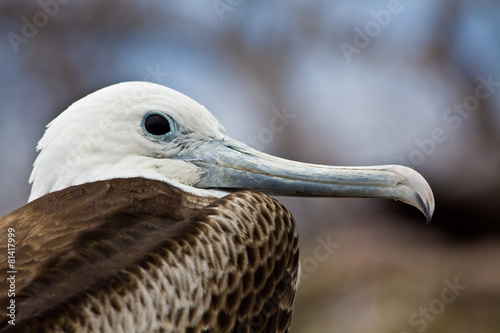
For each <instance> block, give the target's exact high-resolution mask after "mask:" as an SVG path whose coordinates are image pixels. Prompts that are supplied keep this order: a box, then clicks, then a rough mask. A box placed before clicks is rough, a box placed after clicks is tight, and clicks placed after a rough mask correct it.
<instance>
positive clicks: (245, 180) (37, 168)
mask: <svg viewBox="0 0 500 333" xmlns="http://www.w3.org/2000/svg"><path fill="white" fill-rule="evenodd" d="M37 150H39V151H40V153H39V155H38V157H37V159H36V161H35V164H34V167H33V172H32V174H31V177H30V182H31V183H32V191H31V196H30V201H31V200H34V199H36V198H39V197H40V196H42V195H45V194H47V193H50V192H54V191H57V190H61V189H64V188H67V187H69V186H73V185H79V184H84V183H88V182H94V181H98V180H106V179H113V178H131V177H143V178H149V179H156V180H161V181H164V182H167V183H170V184H172V185H174V186H176V187H179V188H182V189H183V190H185V191H188V192H190V193H194V194H198V195H203V196H212V197H220V196H222V195H224V194H226V193H228V192H232V191H235V190H239V189H254V190H258V191H262V192H266V193H269V194H276V195H291V196H322V197H334V196H338V197H379V198H391V199H396V200H400V201H403V202H406V203H408V204H411V205H413V206H416V207H417V208H419V209H420V210H421V211H422V212H423V213H424V214H425V215H426V216H427V217H428V219H429V218H430V217H431V216H432V213H433V210H434V197H433V195H432V191H431V189H430V187H429V185H428V184H427V182H426V181H425V179H424V178H423V177H422V176H421V175H420V174H419V173H417V172H416V171H414V170H412V169H410V168H407V167H404V166H398V165H383V166H370V167H335V166H324V165H313V164H306V163H300V162H294V161H289V160H285V159H281V158H278V157H274V156H271V155H267V154H264V153H261V152H259V151H257V150H255V149H252V148H250V147H248V146H247V145H244V144H242V143H240V142H238V141H236V140H233V139H231V138H230V137H228V136H227V135H226V132H225V130H224V128H223V127H222V126H221V125H220V124H219V122H218V121H217V119H215V117H214V116H213V115H212V114H211V113H210V112H209V111H208V110H207V109H206V108H205V107H203V106H202V105H200V104H199V103H197V102H195V101H194V100H192V99H191V98H189V97H187V96H185V95H183V94H181V93H179V92H177V91H175V90H172V89H170V88H167V87H164V86H161V85H157V84H153V83H147V82H125V83H119V84H116V85H112V86H110V87H107V88H103V89H101V90H99V91H97V92H95V93H92V94H90V95H88V96H86V97H84V98H82V99H81V100H79V101H77V102H76V103H74V104H73V105H71V106H70V107H69V108H68V109H67V110H66V111H64V112H63V113H61V114H60V115H59V116H58V117H57V118H56V119H54V120H53V121H52V122H51V123H50V124H49V125H48V126H47V130H46V132H45V134H44V136H43V138H42V139H41V140H40V142H39V144H38V147H37Z"/></svg>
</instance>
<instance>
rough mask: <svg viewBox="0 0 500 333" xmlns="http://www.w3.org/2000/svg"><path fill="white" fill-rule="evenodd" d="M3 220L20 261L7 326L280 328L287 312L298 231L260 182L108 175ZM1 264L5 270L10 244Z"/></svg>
mask: <svg viewBox="0 0 500 333" xmlns="http://www.w3.org/2000/svg"><path fill="white" fill-rule="evenodd" d="M131 189H134V190H133V191H132V190H131ZM0 228H1V229H2V230H1V233H0V237H2V239H1V241H0V251H2V252H3V253H7V241H6V239H3V238H6V237H7V234H8V232H7V230H8V229H9V228H14V230H15V232H14V234H15V243H14V244H15V246H16V247H15V256H16V263H15V269H16V270H17V273H16V282H15V286H16V292H15V294H16V295H15V298H14V299H15V306H16V320H15V324H16V325H15V326H14V325H11V324H9V323H8V320H9V317H6V313H5V310H6V307H7V305H8V304H9V302H10V299H12V298H9V297H7V293H6V292H2V295H1V297H2V298H1V299H0V302H1V308H0V309H1V310H0V312H1V313H0V315H1V318H2V319H4V318H6V319H5V320H3V322H2V323H1V324H0V331H2V332H3V331H4V330H5V331H6V332H7V331H11V330H12V331H22V332H30V331H31V332H44V331H45V332H58V331H59V332H68V331H96V332H102V331H110V332H127V331H130V332H163V331H166V332H184V331H187V332H189V331H192V332H203V331H205V332H223V331H226V332H250V331H251V332H285V331H286V330H287V328H288V326H289V324H290V320H291V313H292V306H293V300H294V295H295V289H296V284H297V279H298V233H297V229H296V227H295V223H294V221H293V218H292V216H291V215H290V213H289V212H288V211H287V210H286V209H285V208H284V207H283V206H282V205H281V204H280V203H278V202H277V201H276V200H275V199H273V198H271V197H269V196H267V195H264V194H261V193H257V192H250V191H243V192H237V193H234V194H230V195H228V196H226V197H223V198H221V199H217V200H215V199H213V198H204V197H198V196H194V195H191V194H186V193H184V192H182V191H181V190H179V189H177V188H175V187H173V186H171V185H168V184H166V183H164V182H160V181H154V180H147V179H143V178H133V179H112V180H107V181H100V182H95V183H90V184H84V185H78V186H73V187H70V188H68V189H65V190H62V191H59V192H55V193H52V194H48V195H46V196H44V197H42V198H40V199H38V200H35V201H33V202H31V203H30V204H28V205H26V206H24V207H23V208H21V209H19V210H17V211H14V212H12V213H11V214H9V215H7V216H5V217H3V218H2V219H1V221H0ZM0 267H1V268H2V273H1V274H5V273H6V272H7V271H8V270H9V269H8V267H7V261H6V256H1V257H0ZM8 283H9V281H7V280H6V277H5V278H2V279H1V280H0V288H1V290H7V289H8V288H9V286H8Z"/></svg>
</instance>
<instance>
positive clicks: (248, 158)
mask: <svg viewBox="0 0 500 333" xmlns="http://www.w3.org/2000/svg"><path fill="white" fill-rule="evenodd" d="M179 157H180V158H182V159H183V160H185V161H189V162H190V163H192V164H194V165H196V166H197V167H199V168H200V169H202V170H203V172H204V175H203V176H202V179H201V180H200V181H199V182H198V183H197V184H195V185H194V186H195V187H198V188H204V189H222V190H226V191H237V190H241V189H251V190H256V191H260V192H264V193H267V194H270V195H284V196H311V197H364V198H387V199H394V200H399V201H402V202H405V203H407V204H410V205H412V206H415V207H417V208H418V209H419V210H420V211H421V212H422V213H424V215H425V216H426V217H427V220H428V221H430V219H431V218H432V214H433V212H434V196H433V194H432V190H431V188H430V187H429V184H427V182H426V181H425V179H424V178H423V177H422V176H421V175H420V174H419V173H418V172H416V171H415V170H413V169H410V168H408V167H405V166H400V165H382V166H367V167H338V166H325V165H315V164H307V163H300V162H295V161H290V160H286V159H282V158H278V157H274V156H271V155H268V154H264V153H262V152H259V151H257V150H255V149H253V148H250V147H248V146H247V145H244V144H242V143H240V142H238V141H236V140H233V139H229V138H227V139H225V140H223V141H211V142H207V143H204V144H202V145H200V146H199V147H198V148H196V149H195V151H191V152H190V153H188V154H187V155H184V156H182V157H181V156H179Z"/></svg>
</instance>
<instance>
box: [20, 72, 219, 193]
mask: <svg viewBox="0 0 500 333" xmlns="http://www.w3.org/2000/svg"><path fill="white" fill-rule="evenodd" d="M150 111H158V112H162V113H165V114H167V115H168V116H170V117H171V118H172V119H174V120H175V121H176V123H177V124H178V126H179V132H180V134H179V137H178V138H176V140H173V141H172V142H163V141H161V140H152V139H151V137H148V136H147V135H145V133H144V132H143V129H142V120H143V118H144V116H145V115H146V114H147V113H148V112H150ZM225 135H226V132H225V130H224V128H223V127H222V125H221V124H220V123H219V122H218V121H217V119H216V118H215V117H214V116H213V115H212V114H211V113H210V112H209V111H208V110H207V109H206V108H205V107H204V106H202V105H200V104H199V103H197V102H196V101H194V100H192V99H191V98H189V97H187V96H185V95H183V94H181V93H179V92H177V91H175V90H173V89H170V88H167V87H164V86H161V85H158V84H154V83H148V82H124V83H119V84H115V85H112V86H109V87H106V88H103V89H101V90H98V91H96V92H94V93H92V94H90V95H88V96H86V97H84V98H82V99H80V100H79V101H77V102H75V103H74V104H72V105H71V106H70V107H69V108H68V109H67V110H66V111H64V112H63V113H61V114H60V115H59V116H58V117H57V118H55V119H54V120H53V121H52V122H51V123H50V124H49V125H47V130H46V131H45V134H44V136H43V137H42V139H41V140H40V142H39V143H38V146H37V151H39V155H38V157H37V158H36V160H35V163H34V165H33V171H32V173H31V176H30V183H32V189H31V195H30V198H29V201H32V200H34V199H36V198H39V197H41V196H43V195H45V194H47V193H50V192H54V191H58V190H61V189H64V188H67V187H70V186H73V185H79V184H84V183H88V182H94V181H99V180H106V179H113V178H129V177H144V178H149V179H157V180H162V181H165V182H168V183H172V184H174V185H176V186H178V187H180V188H182V189H184V190H187V191H189V192H191V193H196V194H199V195H210V196H215V197H220V196H222V195H224V194H227V193H226V192H223V191H212V190H203V189H196V188H194V187H192V186H191V185H193V184H195V183H196V182H197V181H199V180H200V177H201V176H202V171H201V170H200V169H198V168H197V167H196V166H194V165H192V164H190V163H188V162H185V161H181V160H175V159H169V157H173V156H175V154H177V153H178V152H179V151H181V150H186V149H187V150H189V149H193V148H195V147H197V146H198V145H200V144H201V143H203V142H206V141H208V140H222V139H224V137H225Z"/></svg>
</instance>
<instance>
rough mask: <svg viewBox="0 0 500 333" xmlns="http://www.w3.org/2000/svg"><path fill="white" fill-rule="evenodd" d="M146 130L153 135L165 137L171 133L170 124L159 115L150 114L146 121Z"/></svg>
mask: <svg viewBox="0 0 500 333" xmlns="http://www.w3.org/2000/svg"><path fill="white" fill-rule="evenodd" d="M144 128H145V129H146V131H148V133H151V134H153V135H164V134H167V133H168V132H170V123H169V122H168V120H167V119H166V118H165V117H163V116H160V115H159V114H150V115H148V116H147V117H146V118H145V119H144Z"/></svg>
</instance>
